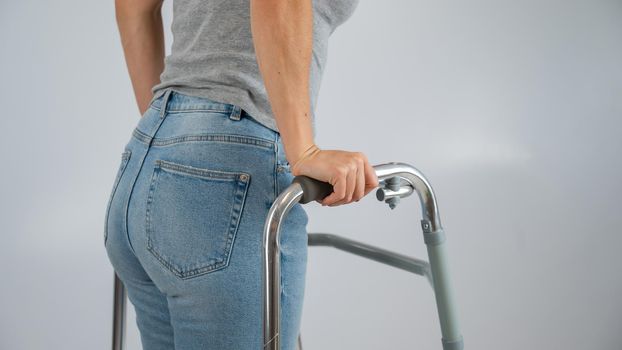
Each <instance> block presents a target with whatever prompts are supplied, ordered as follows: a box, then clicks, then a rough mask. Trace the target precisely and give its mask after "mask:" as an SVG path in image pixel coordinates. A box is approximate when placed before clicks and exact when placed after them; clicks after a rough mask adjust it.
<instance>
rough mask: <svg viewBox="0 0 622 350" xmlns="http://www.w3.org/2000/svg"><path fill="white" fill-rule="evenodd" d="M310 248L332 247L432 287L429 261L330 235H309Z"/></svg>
mask: <svg viewBox="0 0 622 350" xmlns="http://www.w3.org/2000/svg"><path fill="white" fill-rule="evenodd" d="M308 237H309V246H330V247H334V248H337V249H340V250H343V251H346V252H349V253H352V254H356V255H358V256H362V257H364V258H368V259H371V260H374V261H377V262H380V263H383V264H386V265H390V266H393V267H397V268H398V269H402V270H406V271H409V272H412V273H414V274H417V275H420V276H424V277H426V278H427V280H428V282H429V283H430V285H432V273H431V272H430V264H428V262H427V261H425V260H421V259H417V258H413V257H410V256H407V255H403V254H400V253H395V252H392V251H389V250H386V249H382V248H379V247H374V246H372V245H369V244H366V243H362V242H358V241H355V240H352V239H349V238H345V237H341V236H337V235H334V234H330V233H309V234H308Z"/></svg>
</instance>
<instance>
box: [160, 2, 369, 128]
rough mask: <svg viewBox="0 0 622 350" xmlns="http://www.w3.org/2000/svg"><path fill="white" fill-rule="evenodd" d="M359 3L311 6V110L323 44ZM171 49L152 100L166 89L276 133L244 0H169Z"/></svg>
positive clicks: (322, 62)
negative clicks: (228, 108) (235, 112)
mask: <svg viewBox="0 0 622 350" xmlns="http://www.w3.org/2000/svg"><path fill="white" fill-rule="evenodd" d="M358 1H359V0H313V53H312V55H311V56H312V58H311V66H310V67H309V68H310V75H309V94H310V96H309V98H310V103H311V117H312V123H313V129H314V134H315V106H316V104H317V96H318V92H319V87H320V81H321V78H322V72H323V69H324V66H325V64H326V55H327V48H328V38H329V36H330V35H331V34H332V33H333V31H334V30H335V29H336V28H337V27H338V26H339V25H341V24H342V23H343V22H345V21H346V20H347V19H348V18H349V17H350V16H351V15H352V13H353V12H354V9H355V8H356V6H357V4H358ZM171 30H172V33H173V45H172V48H171V53H170V55H168V56H166V58H165V65H164V71H163V72H162V74H161V75H160V83H158V84H156V85H155V86H154V87H153V88H152V92H153V93H154V96H153V99H152V101H153V100H155V99H156V98H158V97H159V96H160V95H161V94H162V93H163V92H164V91H163V90H164V89H165V88H171V89H172V90H175V91H178V92H180V93H184V94H187V95H192V96H198V97H205V98H209V99H212V100H215V101H219V102H225V103H230V104H234V105H237V106H239V107H241V108H242V109H243V110H245V111H246V112H247V113H248V114H250V115H251V117H253V118H254V119H256V120H257V121H258V122H260V123H261V124H263V125H265V126H267V127H268V128H270V129H272V130H275V131H279V130H278V127H277V124H276V120H275V119H274V114H273V112H272V108H271V106H270V101H269V99H268V94H267V92H266V89H265V85H264V82H263V79H262V76H261V72H260V71H259V66H258V65H257V57H256V56H255V48H254V45H253V39H252V35H251V27H250V2H249V0H174V2H173V22H172V25H171Z"/></svg>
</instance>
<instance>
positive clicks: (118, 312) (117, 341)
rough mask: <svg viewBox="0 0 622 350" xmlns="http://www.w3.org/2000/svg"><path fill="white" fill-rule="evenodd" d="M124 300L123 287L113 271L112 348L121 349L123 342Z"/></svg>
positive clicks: (113, 349) (114, 349)
mask: <svg viewBox="0 0 622 350" xmlns="http://www.w3.org/2000/svg"><path fill="white" fill-rule="evenodd" d="M125 302H126V297H125V287H124V286H123V282H121V280H120V279H119V277H118V276H117V274H116V273H115V274H114V301H113V310H112V350H123V345H124V342H125Z"/></svg>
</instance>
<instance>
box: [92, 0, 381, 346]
mask: <svg viewBox="0 0 622 350" xmlns="http://www.w3.org/2000/svg"><path fill="white" fill-rule="evenodd" d="M173 6H174V7H173V24H172V32H173V35H174V42H173V45H172V51H171V54H170V55H169V56H166V58H165V57H164V39H163V37H164V35H163V30H162V18H161V2H160V1H159V0H116V5H115V7H116V19H117V23H118V26H119V31H120V34H121V41H122V44H123V49H124V54H125V58H126V62H127V67H128V70H129V74H130V78H131V82H132V85H133V88H134V93H135V96H136V100H137V103H138V107H139V110H140V113H141V114H142V118H141V119H140V120H139V122H138V124H137V126H136V128H135V129H134V131H133V133H132V136H131V138H130V141H129V142H128V143H127V144H126V145H125V149H124V152H123V154H122V158H121V166H120V168H119V169H118V172H117V177H116V179H115V182H114V186H113V190H112V193H111V195H110V199H109V203H108V208H107V210H106V222H105V234H104V244H105V246H106V249H107V252H108V256H109V258H110V261H111V263H112V265H113V267H114V269H115V271H116V273H117V275H118V276H119V278H120V279H121V280H122V281H123V283H124V284H125V286H126V289H127V292H128V297H129V300H130V301H131V303H132V304H133V305H134V307H135V310H136V317H137V324H138V328H139V331H140V335H141V340H142V344H143V348H145V349H150V350H159V349H173V348H174V349H202V350H205V349H214V350H223V349H233V350H238V349H263V333H262V331H263V328H262V322H263V299H262V259H261V258H262V256H261V252H262V238H263V235H262V230H263V225H264V221H265V218H266V216H267V213H268V209H269V208H270V206H271V205H272V203H273V201H274V200H275V198H276V196H277V195H278V194H279V193H280V192H281V191H282V190H283V189H285V188H286V187H287V186H288V185H289V184H290V183H291V181H292V179H293V177H294V176H297V175H307V176H309V177H312V178H315V179H319V180H322V181H325V182H329V183H331V184H332V185H333V188H334V192H333V193H331V194H330V195H329V196H327V197H326V198H324V199H322V200H321V201H319V202H320V203H321V204H322V205H326V206H336V205H343V204H348V203H351V202H352V201H358V200H359V199H360V198H362V197H363V196H365V195H367V194H368V193H369V192H370V191H371V190H372V189H374V188H375V187H377V186H378V179H377V177H376V175H375V172H374V170H373V168H372V167H371V165H370V163H369V162H368V160H367V158H366V157H365V155H364V154H362V153H360V152H349V151H342V150H320V149H319V148H318V146H317V145H316V144H315V142H314V125H315V124H314V122H313V110H314V108H315V101H316V96H317V91H318V88H319V81H320V76H321V72H322V65H323V64H324V63H325V57H326V48H327V40H328V37H329V36H330V34H331V33H332V32H333V30H334V29H335V28H336V27H337V26H338V25H340V24H341V23H343V21H345V20H346V19H347V18H348V17H349V15H350V14H351V13H352V11H354V8H355V6H356V0H340V1H335V0H320V1H315V2H311V0H304V1H302V0H301V1H277V0H250V2H249V1H245V0H221V1H215V0H210V1H206V0H175V3H174V5H173ZM312 55H313V57H314V60H313V61H312V60H311V57H312ZM307 221H308V217H307V214H306V212H305V211H304V209H303V208H302V206H301V205H300V204H296V205H295V206H294V207H293V208H292V210H291V211H290V212H289V215H288V216H287V217H286V218H285V220H284V221H283V223H282V229H281V236H280V239H281V241H280V249H281V279H282V295H281V310H282V311H281V312H282V314H281V334H280V336H281V344H282V349H284V350H293V349H294V348H295V344H296V338H297V335H298V332H299V328H300V322H301V312H302V305H303V295H304V282H305V272H306V262H307V232H306V224H307Z"/></svg>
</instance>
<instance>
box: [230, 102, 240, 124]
mask: <svg viewBox="0 0 622 350" xmlns="http://www.w3.org/2000/svg"><path fill="white" fill-rule="evenodd" d="M232 106H233V108H231V114H230V115H229V119H232V120H240V117H241V116H242V107H240V106H238V105H232Z"/></svg>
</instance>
